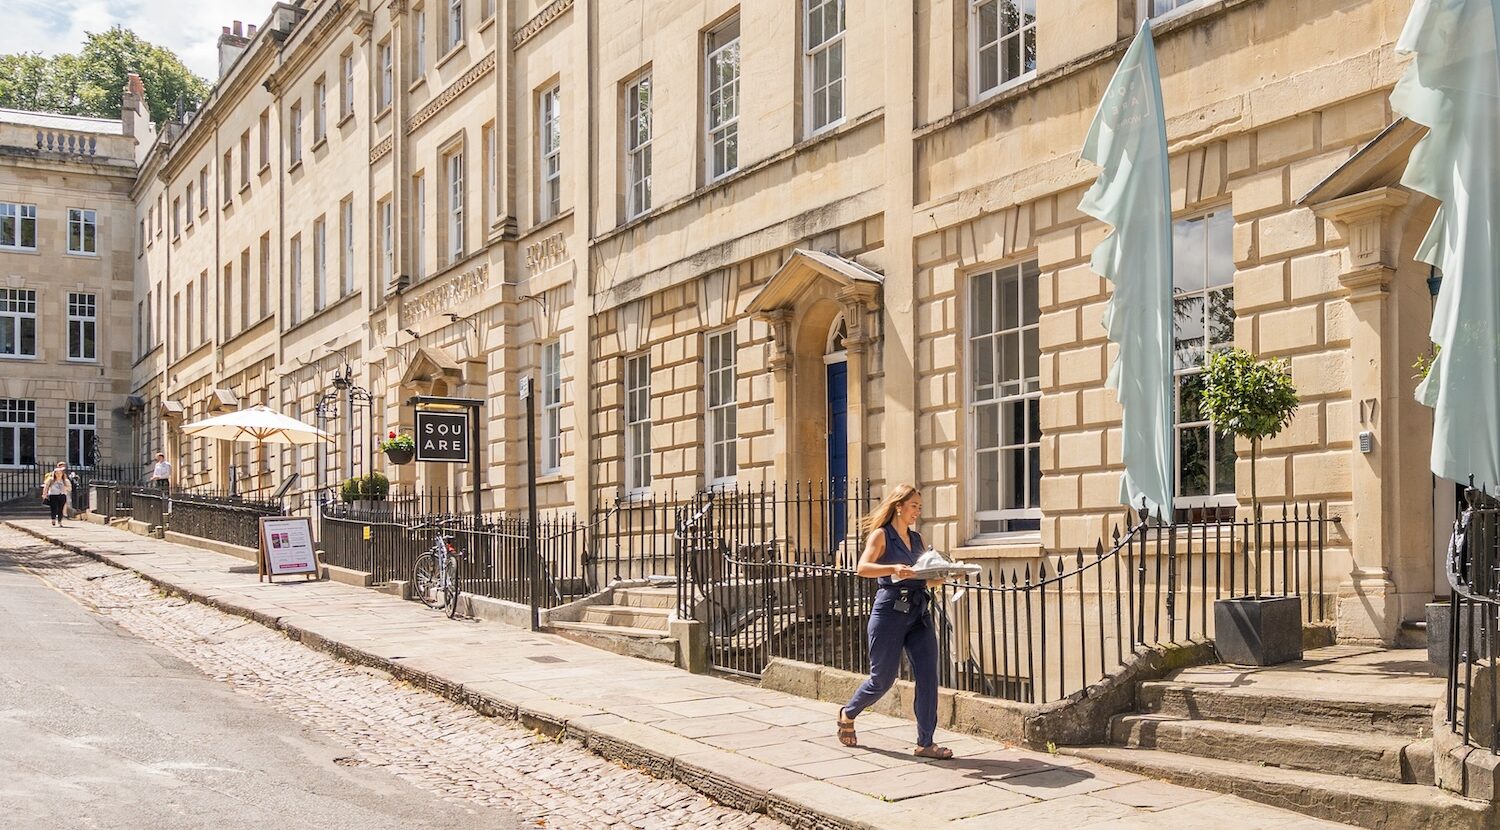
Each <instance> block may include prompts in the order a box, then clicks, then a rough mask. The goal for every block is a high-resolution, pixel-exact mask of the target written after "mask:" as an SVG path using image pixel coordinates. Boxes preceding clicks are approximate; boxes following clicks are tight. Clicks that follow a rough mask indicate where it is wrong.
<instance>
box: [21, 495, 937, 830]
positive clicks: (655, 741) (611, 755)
mask: <svg viewBox="0 0 1500 830" xmlns="http://www.w3.org/2000/svg"><path fill="white" fill-rule="evenodd" d="M9 526H10V527H11V528H13V529H16V530H19V531H21V532H23V533H26V534H27V535H30V536H32V537H34V538H37V539H40V540H42V541H44V542H47V543H48V544H52V545H56V546H58V547H61V548H64V549H66V550H70V551H72V552H74V553H77V554H79V555H82V556H85V557H88V558H90V559H93V560H95V561H98V562H103V563H104V564H107V565H110V566H112V567H116V568H120V569H121V570H131V571H135V572H136V573H137V574H139V575H140V576H142V577H143V578H145V579H146V580H147V581H148V582H151V583H152V584H153V585H156V586H157V587H159V588H162V589H163V590H165V591H168V592H169V593H173V594H176V595H178V596H182V597H184V598H186V599H189V600H192V601H194V602H199V603H202V604H204V605H208V606H209V607H212V608H215V609H217V610H219V611H222V612H224V613H226V614H231V615H233V616H238V617H243V618H248V619H251V620H253V621H255V622H258V623H260V624H262V625H264V626H266V627H268V628H272V629H276V630H279V631H282V632H284V633H285V634H286V635H287V636H288V637H290V638H292V639H295V640H298V641H299V642H301V643H302V644H304V645H306V646H308V647H310V648H314V649H317V650H319V651H323V652H325V653H327V654H331V655H333V656H334V657H337V658H339V659H341V660H345V661H348V662H351V663H356V664H359V665H365V666H369V667H371V668H376V669H380V670H383V671H386V672H388V673H390V674H391V675H392V676H394V677H397V678H398V679H401V680H404V681H406V682H409V683H412V684H413V685H415V686H418V687H420V688H423V689H426V690H428V691H430V692H433V693H435V694H438V695H440V696H442V697H445V698H447V699H449V700H451V701H453V702H454V703H458V704H460V705H464V706H469V707H471V708H474V709H475V710H476V711H479V712H481V713H482V714H486V715H492V716H500V717H514V719H515V720H516V721H517V722H518V723H520V724H522V725H524V726H527V727H529V728H532V729H535V730H537V731H540V732H542V733H543V734H547V735H549V736H552V737H557V736H565V737H575V738H580V739H581V740H582V741H583V743H584V745H585V746H586V747H588V748H589V749H590V750H591V751H593V752H595V753H596V754H599V755H601V756H603V757H605V758H608V759H610V760H612V761H617V762H619V763H622V764H625V765H627V766H630V767H634V768H637V769H644V770H646V771H648V772H650V773H652V774H654V775H657V776H658V777H663V778H674V779H676V780H679V781H681V782H683V783H684V784H686V785H687V786H689V787H692V788H693V789H694V790H696V791H698V792H701V793H703V794H704V795H705V796H708V797H709V798H714V799H715V800H720V799H727V800H724V801H722V803H725V804H727V805H728V806H732V807H735V806H738V805H740V804H744V805H752V804H758V805H759V807H760V809H759V810H758V812H764V813H766V814H767V815H769V816H771V817H772V818H776V819H778V820H781V821H783V822H786V823H788V824H791V825H792V826H794V827H813V826H816V827H820V828H822V827H826V828H836V829H837V830H911V828H913V827H918V826H922V825H923V824H924V817H923V816H920V815H917V814H916V813H913V812H911V811H909V810H906V809H904V808H902V807H900V806H899V805H897V804H893V803H887V802H884V801H881V800H879V799H876V798H871V797H869V796H865V795H862V794H859V793H856V792H854V791H852V790H848V789H845V788H843V787H839V786H836V785H833V784H827V783H825V782H822V781H817V780H814V779H811V778H808V777H807V776H804V775H800V774H798V773H793V772H790V771H788V770H781V769H779V768H777V767H773V766H770V765H768V764H762V763H760V762H757V761H755V760H754V759H751V758H746V757H745V756H743V755H739V754H737V753H733V752H729V751H728V750H716V749H714V748H713V747H710V746H707V745H706V744H703V743H700V742H698V741H694V740H690V739H688V738H684V737H682V736H680V735H677V734H674V733H671V732H666V731H664V730H660V729H656V728H654V727H651V726H647V725H644V724H638V723H632V722H629V721H625V720H623V719H620V720H611V719H610V718H611V717H612V716H608V713H604V712H600V711H598V710H595V709H590V708H589V707H585V706H580V705H577V704H572V703H568V702H566V701H561V700H554V699H550V698H537V697H536V696H535V693H534V692H530V690H526V691H527V696H526V698H525V699H523V700H510V699H507V698H506V697H501V694H506V695H507V697H508V696H509V695H511V694H514V693H515V691H516V690H519V689H521V687H509V688H506V687H507V686H509V684H504V685H502V686H500V689H498V690H496V689H495V687H496V686H497V685H500V684H501V683H503V682H502V681H487V682H485V683H477V684H474V685H473V686H471V687H467V688H466V687H464V686H462V685H460V684H455V683H450V682H448V681H446V680H444V679H443V678H441V677H438V676H436V675H435V674H432V673H429V672H426V671H421V670H417V669H415V668H413V667H411V666H407V665H403V664H401V663H400V662H399V661H396V660H391V659H387V658H384V657H381V656H379V655H376V654H373V653H371V652H368V651H365V650H363V649H358V648H354V647H351V646H349V645H346V644H344V643H340V642H338V641H335V640H331V639H328V638H325V637H323V636H321V635H319V634H317V633H316V632H313V631H309V630H307V629H305V628H302V627H301V626H298V625H295V624H290V623H288V622H285V621H286V620H288V619H290V617H289V616H287V617H284V616H272V615H269V614H266V613H264V612H261V611H257V610H255V609H250V608H246V607H244V606H242V605H238V604H236V603H234V602H231V601H229V600H226V599H224V598H221V597H212V596H208V595H205V594H203V593H200V592H198V591H195V590H192V589H189V588H185V587H183V586H181V585H178V584H175V583H173V582H171V581H170V579H169V578H166V577H162V576H157V575H154V574H150V573H145V572H142V571H140V570H137V568H136V567H133V566H131V565H130V564H128V562H126V561H117V558H116V557H114V556H111V555H109V554H102V553H98V552H95V551H91V550H89V549H87V548H85V547H84V546H82V545H78V544H75V543H70V542H66V541H63V540H61V539H55V538H53V537H51V536H49V535H47V534H45V533H41V532H39V531H36V530H33V529H30V528H26V527H22V526H19V525H15V524H9ZM486 690H491V691H486ZM679 760H681V763H680V764H679ZM791 776H795V778H793V777H791ZM761 793H764V796H762V795H760V794H761ZM740 809H746V808H745V807H740Z"/></svg>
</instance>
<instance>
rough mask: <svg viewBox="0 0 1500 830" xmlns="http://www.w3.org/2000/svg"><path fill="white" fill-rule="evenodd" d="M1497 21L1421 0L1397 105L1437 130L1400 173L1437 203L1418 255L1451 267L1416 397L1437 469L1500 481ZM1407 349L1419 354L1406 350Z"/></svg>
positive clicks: (1454, 1)
mask: <svg viewBox="0 0 1500 830" xmlns="http://www.w3.org/2000/svg"><path fill="white" fill-rule="evenodd" d="M1497 30H1500V20H1497V18H1496V14H1495V3H1494V1H1493V0H1417V2H1416V4H1415V5H1414V6H1413V7H1412V10H1411V16H1410V17H1409V18H1407V21H1406V28H1405V29H1403V30H1402V31H1401V37H1400V38H1399V39H1397V41H1396V51H1397V52H1404V53H1409V54H1412V55H1414V56H1415V59H1414V60H1413V61H1412V63H1411V65H1410V66H1409V67H1407V69H1406V74H1405V75H1403V76H1402V78H1401V81H1400V82H1399V83H1397V84H1396V89H1395V91H1394V92H1392V93H1391V106H1392V107H1393V108H1394V109H1395V110H1396V112H1399V113H1401V114H1402V115H1405V116H1406V117H1407V118H1410V119H1411V120H1412V121H1415V122H1417V123H1418V124H1423V125H1426V126H1427V128H1428V133H1427V135H1426V137H1424V138H1423V139H1422V140H1421V142H1419V143H1418V144H1417V146H1416V147H1415V148H1413V150H1412V154H1411V160H1410V161H1409V162H1408V163H1407V165H1406V173H1405V174H1404V175H1403V176H1402V177H1401V183H1402V184H1404V185H1406V186H1407V187H1409V188H1411V189H1412V190H1415V191H1417V192H1419V193H1425V194H1427V195H1428V196H1431V197H1432V198H1434V199H1436V200H1437V201H1438V202H1439V205H1438V210H1437V215H1436V216H1435V217H1434V218H1433V220H1432V226H1431V227H1430V228H1428V230H1427V236H1426V237H1425V238H1424V239H1423V240H1422V244H1421V247H1419V248H1418V249H1417V259H1418V260H1420V261H1421V262H1425V263H1428V264H1429V265H1432V266H1435V267H1436V268H1437V269H1438V270H1439V271H1441V272H1442V275H1443V281H1442V288H1441V289H1440V290H1439V291H1438V297H1437V304H1436V306H1434V308H1433V312H1432V330H1431V338H1432V342H1433V343H1436V344H1437V345H1438V346H1439V347H1441V348H1440V350H1439V352H1438V354H1437V357H1436V359H1435V360H1434V361H1433V364H1432V368H1431V370H1430V371H1429V372H1428V374H1427V378H1426V380H1424V381H1423V382H1422V384H1421V385H1420V386H1418V387H1417V399H1418V400H1420V401H1422V402H1423V403H1425V404H1427V405H1428V406H1431V407H1432V408H1433V419H1432V420H1433V424H1432V471H1433V472H1434V473H1436V474H1438V475H1439V476H1442V477H1443V478H1447V479H1451V480H1453V481H1459V482H1464V481H1467V480H1468V478H1469V476H1471V475H1472V476H1473V477H1474V484H1475V485H1476V486H1480V487H1484V488H1487V489H1488V490H1489V491H1490V492H1491V493H1494V492H1495V491H1496V488H1497V486H1500V285H1497V280H1500V233H1497V227H1496V222H1497V221H1500V167H1497V164H1496V156H1495V153H1496V139H1497V136H1500V58H1497V54H1496V51H1497V50H1496V44H1497V43H1500V34H1497ZM1407 359H1410V358H1407Z"/></svg>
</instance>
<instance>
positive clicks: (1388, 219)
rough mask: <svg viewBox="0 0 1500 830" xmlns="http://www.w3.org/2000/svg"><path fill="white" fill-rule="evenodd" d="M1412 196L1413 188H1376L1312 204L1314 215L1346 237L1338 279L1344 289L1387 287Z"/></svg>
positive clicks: (1396, 262)
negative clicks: (1333, 226)
mask: <svg viewBox="0 0 1500 830" xmlns="http://www.w3.org/2000/svg"><path fill="white" fill-rule="evenodd" d="M1411 197H1412V194H1411V191H1408V190H1406V189H1404V188H1401V187H1377V188H1375V189H1373V190H1367V191H1365V192H1363V193H1354V194H1351V195H1349V196H1343V197H1340V198H1338V199H1333V200H1331V201H1328V202H1324V203H1322V204H1320V205H1316V206H1314V207H1313V213H1314V215H1316V216H1317V217H1318V218H1320V219H1326V220H1328V221H1330V222H1332V223H1334V224H1335V225H1337V226H1338V229H1339V232H1340V235H1341V236H1343V238H1344V244H1345V248H1344V252H1343V253H1344V256H1343V269H1342V273H1340V274H1339V281H1340V282H1341V283H1343V284H1344V287H1345V288H1347V289H1349V290H1350V291H1368V290H1370V289H1375V290H1384V288H1385V286H1386V285H1387V284H1388V283H1389V282H1390V274H1393V273H1394V272H1395V269H1396V266H1397V264H1398V262H1399V259H1400V245H1401V237H1402V230H1403V228H1404V226H1405V224H1406V217H1407V215H1408V213H1409V212H1410V208H1411V205H1412V198H1411ZM1387 272H1389V273H1387Z"/></svg>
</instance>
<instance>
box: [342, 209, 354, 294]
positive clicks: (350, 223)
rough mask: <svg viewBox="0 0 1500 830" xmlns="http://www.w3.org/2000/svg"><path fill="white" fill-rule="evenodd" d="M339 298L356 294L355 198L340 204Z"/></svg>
mask: <svg viewBox="0 0 1500 830" xmlns="http://www.w3.org/2000/svg"><path fill="white" fill-rule="evenodd" d="M339 251H340V253H339V296H340V297H347V296H349V295H350V294H353V293H354V197H353V196H349V197H347V198H345V199H344V201H342V202H340V203H339Z"/></svg>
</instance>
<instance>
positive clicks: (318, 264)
mask: <svg viewBox="0 0 1500 830" xmlns="http://www.w3.org/2000/svg"><path fill="white" fill-rule="evenodd" d="M312 243H313V311H322V310H323V306H325V305H327V304H328V220H326V219H324V218H323V217H322V216H319V217H318V218H317V220H316V221H314V222H313V238H312Z"/></svg>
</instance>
